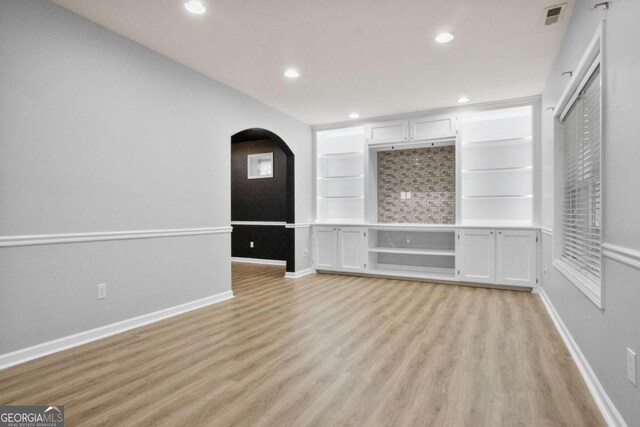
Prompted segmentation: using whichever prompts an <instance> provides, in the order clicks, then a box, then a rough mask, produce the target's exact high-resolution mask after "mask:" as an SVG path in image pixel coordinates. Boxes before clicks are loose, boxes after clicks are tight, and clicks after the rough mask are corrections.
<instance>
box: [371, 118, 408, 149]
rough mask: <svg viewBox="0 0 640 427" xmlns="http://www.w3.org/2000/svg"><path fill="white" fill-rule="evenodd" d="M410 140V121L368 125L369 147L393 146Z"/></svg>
mask: <svg viewBox="0 0 640 427" xmlns="http://www.w3.org/2000/svg"><path fill="white" fill-rule="evenodd" d="M408 140H409V120H396V121H393V122H383V123H372V124H370V125H367V143H368V144H369V145H376V144H391V143H394V142H406V141H408Z"/></svg>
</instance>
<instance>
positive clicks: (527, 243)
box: [313, 226, 537, 288]
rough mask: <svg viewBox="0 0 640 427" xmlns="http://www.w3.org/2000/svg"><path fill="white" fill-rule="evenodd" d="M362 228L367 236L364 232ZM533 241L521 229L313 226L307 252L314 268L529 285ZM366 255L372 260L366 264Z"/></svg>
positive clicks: (533, 272) (532, 277) (531, 234)
mask: <svg viewBox="0 0 640 427" xmlns="http://www.w3.org/2000/svg"><path fill="white" fill-rule="evenodd" d="M367 231H370V232H371V236H369V237H367ZM381 233H382V237H380V234H381ZM454 233H455V234H454ZM367 239H369V244H367ZM409 242H411V244H410V243H409ZM454 242H455V243H454ZM536 242H537V232H536V231H535V230H524V229H519V230H518V229H486V228H478V229H470V228H459V229H457V230H456V229H451V230H442V229H435V230H434V229H431V230H429V229H424V230H420V231H415V230H414V231H405V230H400V231H399V230H395V229H393V230H389V229H385V228H379V227H378V228H371V229H369V228H368V227H366V226H362V227H360V226H348V227H342V226H314V255H313V257H314V264H315V268H316V269H317V270H327V271H337V272H350V273H364V272H369V273H372V274H376V273H379V274H383V275H392V273H393V272H394V271H397V272H398V275H399V276H402V277H416V278H432V279H433V278H435V276H437V277H438V278H440V279H442V280H451V281H462V282H472V283H485V284H497V285H508V286H520V287H526V288H534V287H535V286H536V282H537V243H536ZM454 247H455V249H454ZM369 254H371V264H372V265H370V266H367V262H368V261H369ZM381 255H383V256H384V257H385V258H384V260H383V261H381V260H380V258H379V257H380V256H381ZM390 257H391V258H390ZM376 259H377V262H376ZM393 262H395V263H393ZM454 264H455V270H454V268H453V267H454ZM447 276H448V277H447Z"/></svg>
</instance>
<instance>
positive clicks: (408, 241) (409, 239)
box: [406, 236, 411, 245]
mask: <svg viewBox="0 0 640 427" xmlns="http://www.w3.org/2000/svg"><path fill="white" fill-rule="evenodd" d="M406 238H407V245H408V244H409V243H411V236H406Z"/></svg>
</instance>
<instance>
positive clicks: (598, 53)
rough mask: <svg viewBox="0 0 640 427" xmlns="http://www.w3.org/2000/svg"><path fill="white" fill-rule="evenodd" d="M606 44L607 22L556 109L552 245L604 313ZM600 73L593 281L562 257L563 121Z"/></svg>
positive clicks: (565, 270)
mask: <svg viewBox="0 0 640 427" xmlns="http://www.w3.org/2000/svg"><path fill="white" fill-rule="evenodd" d="M603 42H604V22H602V23H601V24H600V26H599V28H598V31H597V32H596V34H595V36H594V37H593V39H592V40H591V42H590V44H589V46H588V48H587V50H586V52H585V53H584V55H583V56H582V58H581V59H580V61H579V63H578V65H577V66H576V69H575V71H574V72H573V75H572V77H571V80H570V81H569V83H568V84H567V87H566V88H565V91H564V92H563V94H562V96H561V97H560V101H559V102H558V104H557V105H556V107H555V108H554V112H555V115H554V128H555V130H554V135H555V136H554V139H555V140H556V142H560V144H555V145H556V151H555V155H554V157H556V159H559V161H557V160H556V161H554V163H555V167H554V170H555V176H556V182H555V183H554V193H555V194H554V204H555V208H554V229H555V230H559V232H558V233H554V245H553V248H554V250H553V266H554V267H555V268H556V269H557V270H558V271H559V272H560V273H562V275H564V276H565V277H566V278H567V279H568V280H569V281H570V282H571V283H572V284H573V285H574V286H576V287H577V288H578V289H579V290H580V291H581V292H582V293H583V294H584V295H585V296H586V297H587V298H588V299H589V300H590V301H591V302H592V303H593V304H595V305H596V307H598V308H599V309H601V310H604V288H605V286H604V277H605V264H604V260H603V255H602V245H603V243H604V242H605V239H604V237H605V197H604V195H605V182H604V156H605V150H604V147H605V138H604V136H605V117H604V111H605V108H604V107H605V105H604V100H605V87H604V81H605V80H604V76H605V67H604V61H603V44H604V43H603ZM598 68H599V70H600V76H599V80H600V81H599V84H600V177H599V178H600V278H599V280H597V281H594V280H593V278H590V277H587V276H586V275H585V274H583V273H582V272H581V271H579V270H578V269H576V268H575V267H574V266H572V265H570V264H569V263H567V262H565V261H564V260H563V259H562V255H563V240H564V227H563V219H562V213H563V201H564V172H565V171H564V153H563V151H564V141H563V137H562V133H563V124H562V121H563V119H564V118H565V116H566V115H567V113H568V112H569V111H570V110H571V108H572V107H573V105H574V103H575V102H576V100H577V99H578V96H579V95H580V93H581V92H582V90H583V89H584V87H585V86H586V84H587V83H588V82H589V80H590V79H591V77H592V76H593V74H594V73H595V72H596V70H598Z"/></svg>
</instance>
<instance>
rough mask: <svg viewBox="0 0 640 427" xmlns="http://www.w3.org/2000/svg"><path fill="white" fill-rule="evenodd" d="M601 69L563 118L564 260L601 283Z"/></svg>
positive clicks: (597, 282)
mask: <svg viewBox="0 0 640 427" xmlns="http://www.w3.org/2000/svg"><path fill="white" fill-rule="evenodd" d="M600 97H601V92H600V67H599V66H598V67H597V68H596V69H595V70H594V71H593V73H592V74H591V76H590V77H589V79H588V81H587V83H586V84H585V85H584V87H583V88H582V89H581V90H580V92H579V94H578V96H577V98H576V100H575V101H574V103H573V105H572V106H571V108H570V109H569V111H568V112H567V114H566V115H565V116H564V117H563V119H562V132H563V151H564V168H563V169H564V171H563V172H564V188H563V203H562V230H563V233H562V260H563V261H565V262H566V263H567V264H568V265H569V266H570V267H572V268H574V269H575V270H577V271H578V272H580V273H581V274H583V275H584V276H586V278H587V279H590V280H591V281H593V282H595V283H596V284H598V286H599V284H600V266H601V259H600V252H601V249H600V244H601V210H602V204H601V200H602V194H601V190H602V187H601V183H600V168H601V165H600V157H601V149H600V147H601V133H600V126H601V123H600V122H601V116H600Z"/></svg>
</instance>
